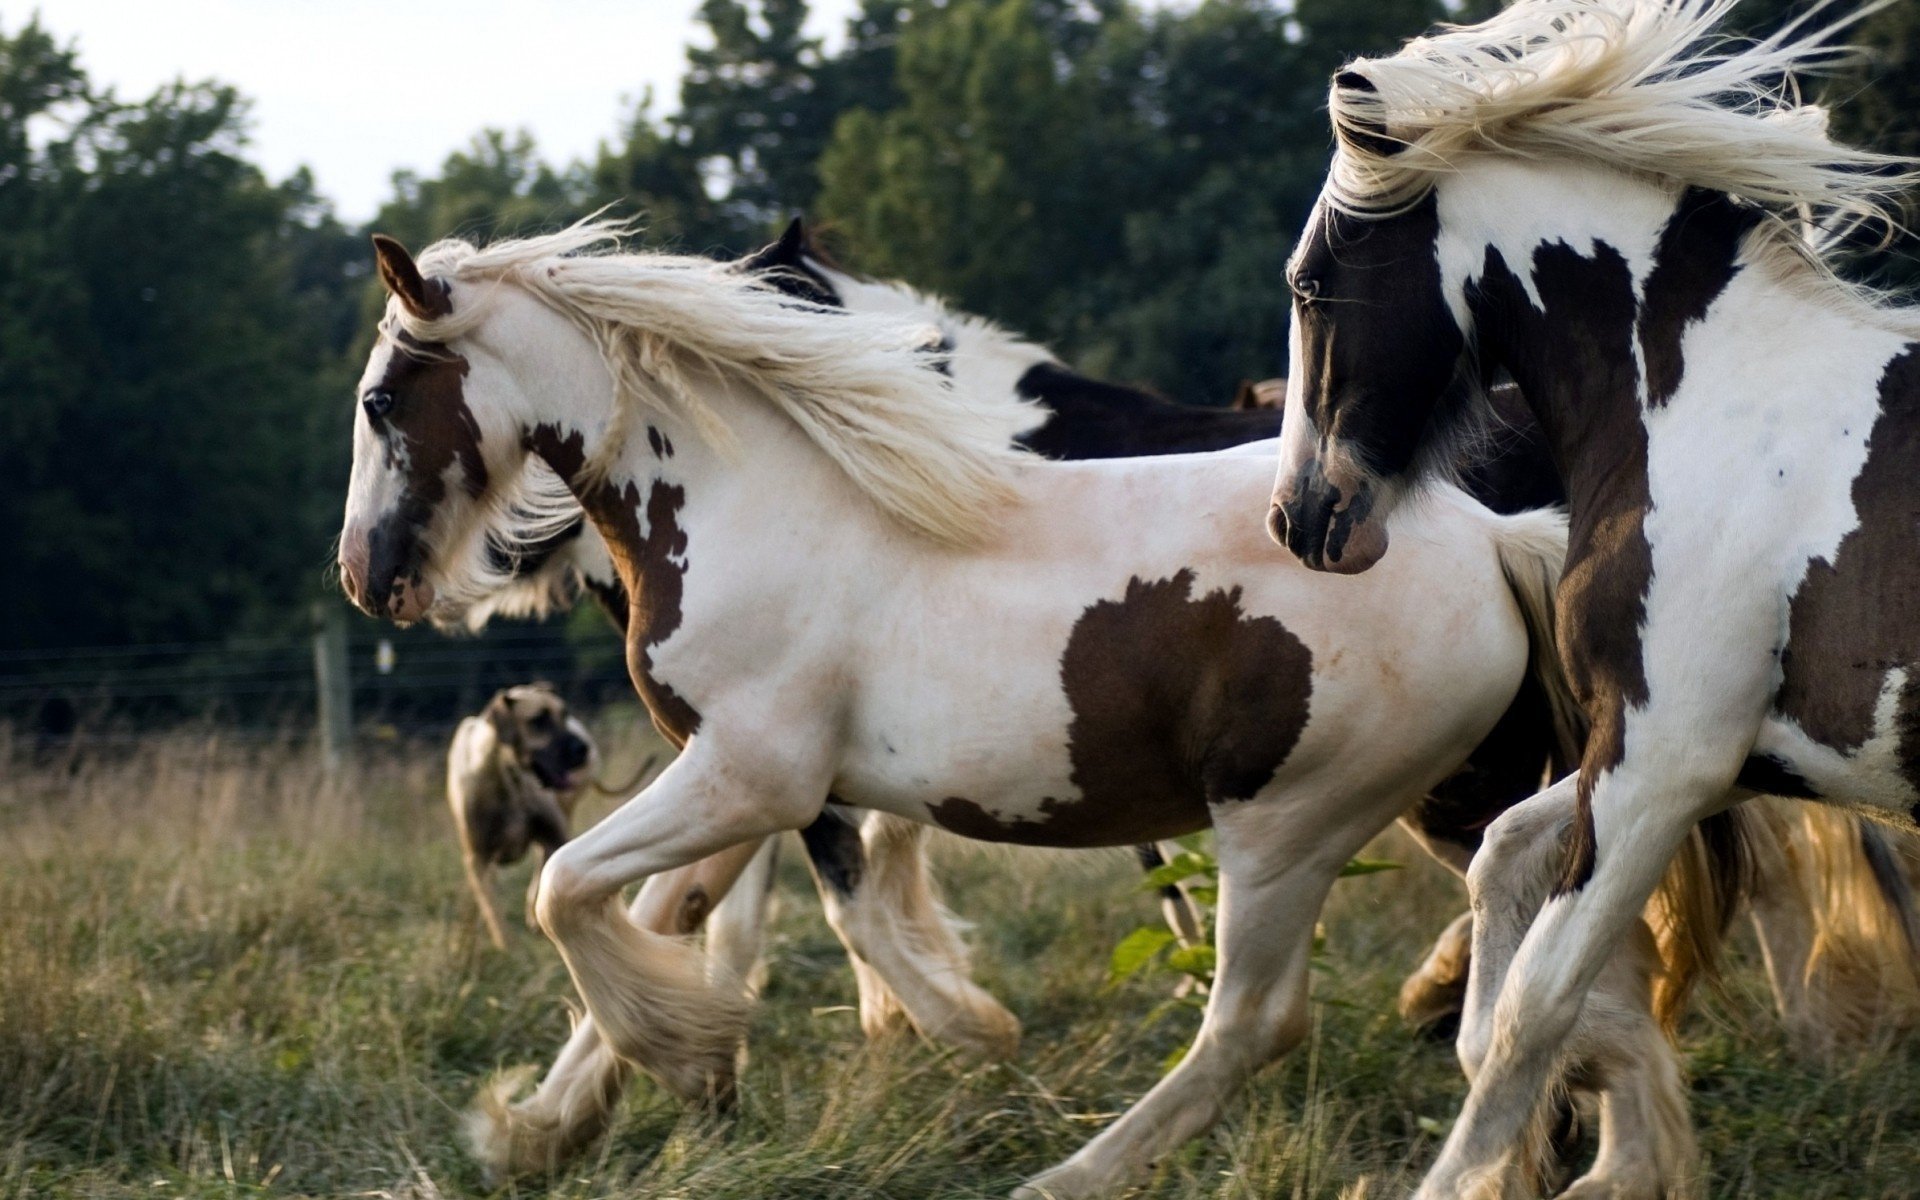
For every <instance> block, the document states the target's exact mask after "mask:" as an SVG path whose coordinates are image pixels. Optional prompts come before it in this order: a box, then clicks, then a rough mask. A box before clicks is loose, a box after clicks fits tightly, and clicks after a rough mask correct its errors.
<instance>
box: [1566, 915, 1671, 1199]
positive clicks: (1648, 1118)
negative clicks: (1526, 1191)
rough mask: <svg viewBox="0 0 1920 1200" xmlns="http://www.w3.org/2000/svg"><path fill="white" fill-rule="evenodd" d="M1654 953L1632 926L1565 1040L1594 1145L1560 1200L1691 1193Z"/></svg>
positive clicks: (1650, 940) (1642, 928) (1644, 932)
mask: <svg viewBox="0 0 1920 1200" xmlns="http://www.w3.org/2000/svg"><path fill="white" fill-rule="evenodd" d="M1659 970H1660V952H1659V948H1658V946H1657V945H1656V944H1655V941H1654V937H1653V931H1652V930H1651V929H1650V928H1648V927H1647V924H1646V922H1644V921H1641V922H1639V923H1638V925H1637V926H1636V927H1635V929H1634V930H1633V932H1632V933H1631V934H1630V935H1629V938H1628V944H1627V946H1626V947H1624V948H1623V952H1622V953H1620V954H1617V955H1615V957H1614V958H1613V960H1612V961H1610V962H1609V963H1608V964H1607V967H1606V969H1605V970H1604V971H1602V972H1601V975H1600V978H1599V981H1598V982H1596V983H1595V984H1594V987H1593V990H1592V991H1590V992H1589V993H1587V1002H1586V1006H1585V1007H1584V1008H1583V1009H1582V1010H1581V1013H1580V1021H1579V1025H1578V1026H1577V1028H1576V1032H1575V1034H1574V1036H1573V1037H1572V1038H1571V1039H1570V1041H1569V1043H1568V1049H1569V1061H1570V1062H1571V1064H1572V1066H1573V1073H1574V1075H1575V1078H1576V1080H1580V1079H1581V1078H1582V1077H1584V1079H1585V1081H1586V1084H1587V1085H1588V1086H1592V1087H1597V1088H1598V1089H1599V1092H1600V1147H1599V1152H1598V1154H1596V1155H1595V1156H1594V1161H1593V1166H1592V1167H1591V1168H1589V1169H1588V1171H1587V1173H1586V1174H1585V1175H1582V1176H1581V1177H1580V1178H1579V1179H1577V1180H1575V1181H1574V1182H1573V1184H1572V1185H1571V1186H1570V1187H1568V1188H1567V1190H1566V1191H1565V1192H1563V1193H1561V1200H1674V1198H1676V1197H1679V1196H1683V1195H1691V1194H1693V1188H1692V1187H1691V1184H1692V1177H1693V1175H1694V1173H1695V1172H1694V1166H1695V1159H1696V1157H1697V1155H1698V1149H1697V1147H1696V1146H1695V1143H1694V1140H1693V1123H1692V1120H1691V1118H1690V1117H1689V1115H1688V1112H1687V1086H1686V1081H1685V1079H1684V1078H1683V1077H1682V1075H1681V1072H1680V1062H1679V1059H1678V1057H1677V1056H1676V1055H1675V1053H1674V1050H1673V1045H1672V1043H1671V1042H1669V1041H1668V1040H1667V1036H1666V1033H1665V1031H1663V1030H1662V1029H1661V1028H1660V1023H1659V1021H1658V1020H1656V1019H1655V1018H1654V1015H1653V1011H1652V1006H1653V978H1654V975H1655V974H1656V973H1657V972H1658V971H1659Z"/></svg>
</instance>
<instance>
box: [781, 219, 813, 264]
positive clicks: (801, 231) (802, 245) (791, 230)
mask: <svg viewBox="0 0 1920 1200" xmlns="http://www.w3.org/2000/svg"><path fill="white" fill-rule="evenodd" d="M807 244H808V243H807V219H806V218H805V217H795V218H794V219H793V220H791V221H788V222H787V228H786V229H785V231H784V232H782V233H781V234H780V254H781V256H782V257H783V258H786V259H788V260H790V261H792V262H796V263H797V262H799V261H800V256H801V255H802V254H804V253H806V250H807Z"/></svg>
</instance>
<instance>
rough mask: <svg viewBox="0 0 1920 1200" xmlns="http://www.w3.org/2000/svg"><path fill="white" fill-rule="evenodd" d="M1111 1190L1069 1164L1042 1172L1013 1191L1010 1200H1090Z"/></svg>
mask: <svg viewBox="0 0 1920 1200" xmlns="http://www.w3.org/2000/svg"><path fill="white" fill-rule="evenodd" d="M1109 1190H1111V1189H1107V1188H1103V1187H1102V1186H1100V1184H1099V1182H1098V1181H1096V1180H1094V1179H1091V1178H1089V1177H1088V1173H1087V1172H1086V1171H1084V1170H1082V1169H1080V1168H1076V1167H1074V1166H1072V1165H1071V1164H1068V1163H1062V1164H1061V1165H1059V1166H1057V1167H1054V1168H1053V1169H1052V1170H1050V1171H1042V1172H1041V1173H1040V1174H1038V1175H1035V1176H1034V1177H1033V1178H1032V1179H1029V1180H1027V1181H1026V1182H1025V1183H1023V1184H1021V1185H1020V1186H1019V1187H1017V1188H1015V1189H1013V1193H1012V1195H1011V1196H1010V1197H1009V1200H1090V1198H1091V1197H1094V1196H1103V1195H1106V1194H1107V1192H1108V1191H1109Z"/></svg>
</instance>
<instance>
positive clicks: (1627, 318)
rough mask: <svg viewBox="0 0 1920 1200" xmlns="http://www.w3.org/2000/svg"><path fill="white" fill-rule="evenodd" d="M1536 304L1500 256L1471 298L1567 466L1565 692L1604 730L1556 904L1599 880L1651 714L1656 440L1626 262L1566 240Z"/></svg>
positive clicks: (1544, 255)
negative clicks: (1599, 822) (1615, 789)
mask: <svg viewBox="0 0 1920 1200" xmlns="http://www.w3.org/2000/svg"><path fill="white" fill-rule="evenodd" d="M1532 270H1533V281H1534V286H1535V288H1536V290H1537V291H1538V293H1539V296H1540V299H1541V301H1542V303H1543V304H1544V305H1545V311H1542V310H1541V309H1537V308H1535V307H1534V306H1533V304H1532V302H1531V300H1530V299H1529V297H1528V295H1527V291H1526V288H1525V287H1524V286H1523V284H1522V283H1521V281H1520V279H1519V277H1518V276H1516V275H1515V274H1514V273H1513V271H1512V270H1511V269H1509V268H1508V266H1507V264H1506V261H1505V260H1504V259H1503V258H1502V257H1501V256H1500V254H1499V253H1498V252H1497V251H1495V250H1493V249H1491V248H1489V249H1488V251H1487V258H1486V265H1485V268H1484V270H1483V272H1482V275H1481V278H1480V279H1479V280H1478V281H1476V282H1475V283H1474V284H1473V285H1471V286H1470V287H1469V289H1468V300H1469V303H1470V304H1471V305H1472V306H1473V308H1474V315H1475V324H1476V326H1477V327H1478V328H1479V329H1480V330H1481V334H1482V338H1483V340H1484V342H1485V343H1486V344H1487V345H1488V346H1489V347H1490V348H1491V349H1493V351H1494V353H1495V357H1496V358H1497V360H1498V361H1500V362H1503V363H1505V364H1506V366H1507V368H1508V370H1509V371H1511V372H1512V374H1513V377H1514V379H1515V381H1516V382H1517V383H1519V385H1520V390H1521V391H1522V392H1523V393H1524V394H1525V395H1526V396H1527V398H1528V399H1529V400H1530V401H1531V402H1532V404H1533V407H1534V411H1535V413H1536V415H1538V416H1539V418H1540V423H1541V426H1542V428H1543V429H1544V430H1545V431H1546V434H1547V437H1548V439H1549V442H1550V444H1552V445H1553V446H1554V447H1555V449H1556V451H1557V455H1556V456H1557V458H1558V459H1559V461H1560V462H1561V463H1563V464H1565V466H1564V468H1563V470H1564V473H1565V482H1566V487H1567V496H1568V499H1569V500H1570V501H1571V509H1572V526H1571V529H1570V530H1569V539H1568V545H1567V565H1566V571H1565V573H1564V574H1563V576H1562V577H1561V581H1560V591H1559V596H1558V602H1557V604H1556V607H1557V609H1558V611H1559V616H1560V628H1559V631H1558V632H1559V641H1560V645H1561V648H1562V653H1563V655H1564V657H1565V659H1566V666H1567V680H1568V683H1569V684H1570V685H1571V686H1572V688H1573V691H1574V695H1575V696H1576V697H1577V698H1578V699H1579V700H1580V703H1581V705H1582V706H1583V707H1584V708H1585V709H1586V712H1587V715H1588V717H1589V718H1590V719H1591V721H1592V723H1593V727H1592V733H1591V734H1590V736H1589V737H1588V739H1587V747H1586V753H1585V755H1584V757H1583V758H1582V761H1581V767H1580V783H1579V791H1578V796H1579V801H1578V802H1579V815H1578V817H1577V818H1576V819H1575V822H1574V829H1573V834H1572V837H1571V839H1570V841H1569V844H1568V850H1567V860H1566V868H1565V870H1564V872H1563V873H1562V875H1561V878H1560V881H1559V882H1558V883H1557V884H1556V885H1555V888H1554V894H1555V895H1561V894H1564V893H1566V892H1570V891H1577V890H1579V889H1580V888H1581V887H1584V886H1585V885H1586V882H1587V880H1588V878H1590V877H1591V876H1592V874H1593V856H1594V838H1593V809H1592V800H1593V785H1594V782H1595V781H1596V780H1597V779H1598V778H1599V777H1600V775H1601V774H1603V773H1605V772H1606V771H1609V770H1611V769H1613V768H1614V767H1615V766H1618V765H1619V763H1620V760H1621V758H1622V756H1623V755H1624V754H1625V752H1626V713H1627V709H1628V707H1629V706H1637V705H1641V704H1645V703H1646V700H1647V676H1646V667H1645V663H1644V662H1643V661H1642V658H1641V646H1640V627H1641V625H1642V623H1644V621H1645V620H1646V597H1647V587H1648V585H1649V583H1650V582H1651V581H1652V578H1653V552H1652V549H1651V548H1650V547H1649V546H1648V545H1647V538H1646V532H1645V528H1644V522H1645V520H1646V515H1647V510H1648V509H1649V508H1650V507H1651V506H1652V500H1651V498H1650V496H1649V494H1648V490H1647V431H1646V427H1645V426H1644V425H1643V424H1642V423H1641V420H1640V400H1639V386H1638V385H1639V376H1638V372H1637V371H1636V369H1635V367H1634V361H1633V337H1634V331H1635V323H1636V318H1637V317H1638V315H1639V312H1638V305H1637V303H1636V301H1635V298H1634V289H1633V275H1632V271H1631V270H1630V268H1629V267H1628V266H1627V262H1626V260H1625V259H1624V258H1623V257H1621V255H1620V254H1619V252H1618V251H1616V250H1614V249H1613V248H1612V247H1610V246H1607V245H1604V244H1602V245H1598V246H1596V247H1595V249H1594V253H1593V254H1592V256H1587V255H1582V254H1580V253H1579V252H1578V251H1576V250H1574V249H1573V248H1571V247H1570V246H1568V245H1566V244H1565V243H1562V242H1556V243H1553V244H1551V245H1543V246H1541V247H1539V249H1537V250H1536V251H1535V253H1534V261H1533V263H1532Z"/></svg>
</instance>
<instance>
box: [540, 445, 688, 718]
mask: <svg viewBox="0 0 1920 1200" xmlns="http://www.w3.org/2000/svg"><path fill="white" fill-rule="evenodd" d="M527 447H528V449H530V450H532V451H533V452H534V453H535V454H538V455H539V456H540V457H541V458H543V459H545V460H546V463H547V465H548V466H550V467H552V468H553V470H554V472H555V473H556V474H557V475H559V476H560V478H562V479H564V480H565V481H566V482H567V484H568V486H569V487H571V488H572V489H573V491H574V495H576V496H577V497H579V499H580V507H581V508H583V509H585V510H586V512H587V515H588V516H589V517H591V518H592V519H593V522H594V525H595V526H596V527H597V528H598V529H599V530H600V533H601V535H602V537H604V538H605V540H606V543H607V552H608V554H609V555H610V556H611V557H612V559H613V566H614V570H615V571H616V572H618V573H619V576H620V581H621V583H622V584H623V585H624V586H625V588H626V592H627V596H628V607H627V620H626V622H625V627H626V633H627V673H628V674H629V675H630V676H632V678H633V686H634V688H635V689H636V690H637V691H638V692H639V693H640V699H641V700H642V701H643V702H644V703H645V704H646V706H647V713H648V715H650V716H651V717H652V718H653V724H654V727H655V728H656V729H658V730H659V731H660V733H661V735H662V736H663V737H665V738H666V739H667V740H668V741H670V742H672V743H673V744H674V745H675V746H684V745H686V744H687V740H688V739H689V738H691V737H692V736H693V735H694V734H695V733H696V732H698V730H699V728H700V712H699V710H698V709H696V708H694V707H693V705H691V704H689V703H688V702H687V700H686V699H685V698H684V697H683V696H681V695H680V693H679V692H677V691H675V690H674V689H673V687H672V685H670V684H668V683H666V682H665V681H664V680H662V679H660V678H659V676H657V675H656V674H655V673H654V669H653V649H654V647H656V646H658V645H660V643H662V642H664V641H666V640H667V639H668V638H669V637H671V636H673V633H674V631H675V630H677V629H679V628H680V622H681V611H680V601H681V595H682V589H683V586H684V582H683V581H684V580H685V578H686V574H687V560H686V555H687V535H686V531H685V530H683V529H681V528H680V522H679V515H680V510H681V508H682V507H684V506H685V504H686V500H687V490H686V489H685V488H684V487H681V486H680V485H678V484H669V483H667V482H666V481H665V480H661V479H655V480H653V481H652V485H651V487H650V488H649V489H648V492H647V496H646V499H645V502H644V503H645V509H646V517H647V520H646V526H645V528H644V530H643V529H642V527H641V524H640V512H641V507H642V499H641V495H640V488H639V485H638V484H636V483H634V482H633V481H631V480H629V481H628V482H627V483H626V484H625V485H624V486H622V487H618V488H615V487H614V486H612V485H611V484H609V483H606V482H604V481H594V482H587V481H585V480H583V477H582V474H581V472H582V469H583V468H584V466H585V465H586V450H585V438H584V437H583V436H582V435H581V434H580V433H579V431H577V430H576V431H572V432H569V433H566V434H562V433H561V432H560V431H559V429H557V428H556V427H554V426H552V425H544V424H543V425H537V426H535V427H534V429H533V430H532V431H531V432H530V433H529V434H528V435H527Z"/></svg>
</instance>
